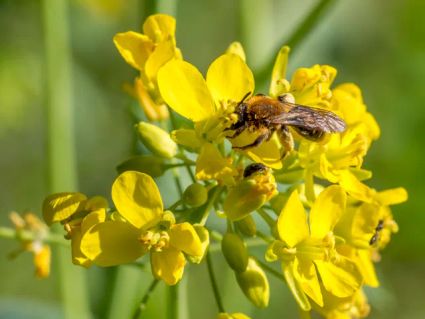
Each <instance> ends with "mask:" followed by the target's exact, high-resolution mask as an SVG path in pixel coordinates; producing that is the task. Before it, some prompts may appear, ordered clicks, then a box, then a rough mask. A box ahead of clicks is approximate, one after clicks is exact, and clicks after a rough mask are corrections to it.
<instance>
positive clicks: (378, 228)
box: [369, 219, 384, 246]
mask: <svg viewBox="0 0 425 319" xmlns="http://www.w3.org/2000/svg"><path fill="white" fill-rule="evenodd" d="M382 229H384V221H383V220H382V219H381V220H379V221H378V225H377V226H376V227H375V233H374V234H373V236H372V237H371V238H370V240H369V245H370V246H372V245H374V244H375V243H377V242H378V240H379V234H380V232H381V230H382Z"/></svg>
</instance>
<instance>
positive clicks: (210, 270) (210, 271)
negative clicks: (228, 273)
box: [206, 251, 225, 312]
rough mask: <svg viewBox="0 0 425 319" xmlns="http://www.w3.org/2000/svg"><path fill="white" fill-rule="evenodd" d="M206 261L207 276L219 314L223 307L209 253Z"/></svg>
mask: <svg viewBox="0 0 425 319" xmlns="http://www.w3.org/2000/svg"><path fill="white" fill-rule="evenodd" d="M206 259H207V268H208V275H209V277H210V281H211V286H212V289H213V293H214V298H215V301H216V303H217V307H218V310H219V311H220V312H225V311H224V307H223V302H222V301H221V296H220V292H219V290H218V285H217V280H216V279H215V275H214V269H213V265H212V260H211V255H210V252H209V251H208V252H207V256H206Z"/></svg>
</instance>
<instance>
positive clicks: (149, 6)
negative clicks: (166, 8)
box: [139, 0, 159, 22]
mask: <svg viewBox="0 0 425 319" xmlns="http://www.w3.org/2000/svg"><path fill="white" fill-rule="evenodd" d="M158 1H159V0H140V1H139V12H140V21H142V22H144V21H145V20H146V18H147V17H149V16H150V15H152V14H155V13H157V2H158Z"/></svg>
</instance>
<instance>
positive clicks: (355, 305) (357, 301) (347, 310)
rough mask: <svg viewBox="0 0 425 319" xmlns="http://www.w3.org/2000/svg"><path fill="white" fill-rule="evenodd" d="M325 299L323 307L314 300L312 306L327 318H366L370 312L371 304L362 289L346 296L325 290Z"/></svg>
mask: <svg viewBox="0 0 425 319" xmlns="http://www.w3.org/2000/svg"><path fill="white" fill-rule="evenodd" d="M323 299H324V306H323V307H319V306H318V305H317V304H315V303H314V302H313V303H312V306H313V309H314V310H316V311H317V312H318V313H320V314H321V315H322V316H323V317H324V318H326V319H354V318H355V319H360V318H366V317H367V316H368V315H369V313H370V306H369V304H368V302H367V298H366V295H365V293H364V291H363V290H362V289H359V290H358V291H357V292H356V293H355V294H354V295H352V296H350V297H345V298H339V297H335V296H333V295H332V294H329V293H327V292H326V291H324V293H323Z"/></svg>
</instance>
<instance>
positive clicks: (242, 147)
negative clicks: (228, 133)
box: [233, 130, 271, 150]
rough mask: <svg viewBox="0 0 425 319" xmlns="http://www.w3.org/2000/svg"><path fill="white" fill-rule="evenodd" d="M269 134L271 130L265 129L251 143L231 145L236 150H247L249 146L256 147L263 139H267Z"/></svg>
mask: <svg viewBox="0 0 425 319" xmlns="http://www.w3.org/2000/svg"><path fill="white" fill-rule="evenodd" d="M270 136H271V132H270V130H267V131H266V132H265V133H263V134H261V135H260V136H258V137H257V138H256V139H255V141H254V142H252V143H251V144H248V145H244V146H233V149H236V150H247V149H249V148H253V147H256V146H258V145H260V144H261V143H263V142H264V141H266V140H268V139H269V138H270Z"/></svg>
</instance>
